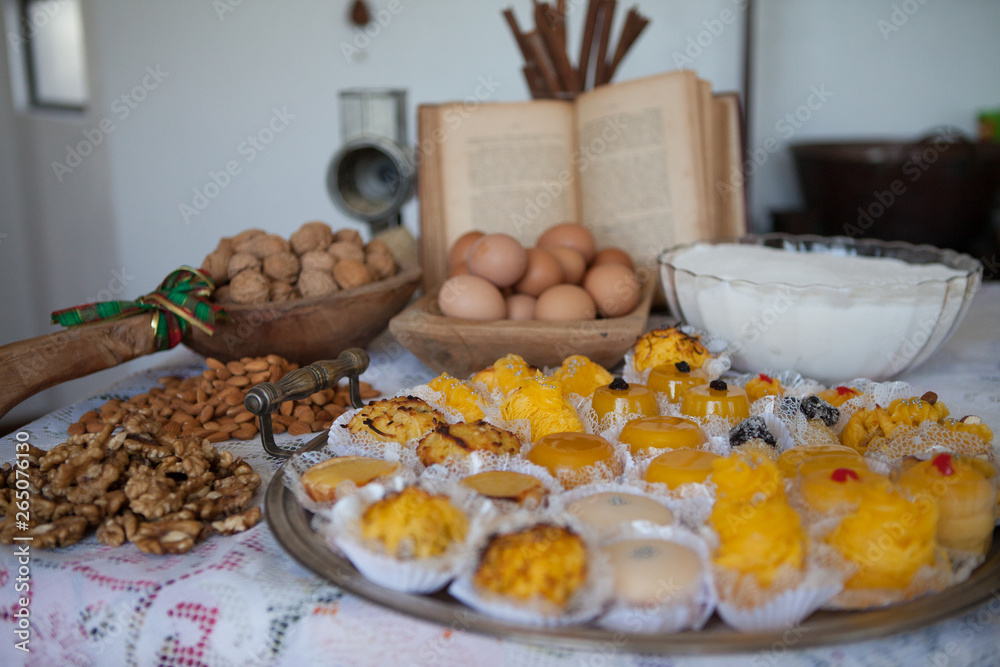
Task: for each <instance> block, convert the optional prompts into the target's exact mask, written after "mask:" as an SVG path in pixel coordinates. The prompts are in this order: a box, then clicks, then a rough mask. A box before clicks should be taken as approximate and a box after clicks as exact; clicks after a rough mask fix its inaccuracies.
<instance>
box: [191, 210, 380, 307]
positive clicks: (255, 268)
mask: <svg viewBox="0 0 1000 667" xmlns="http://www.w3.org/2000/svg"><path fill="white" fill-rule="evenodd" d="M201 269H202V271H204V272H205V273H207V274H208V275H209V276H210V277H211V278H212V280H213V281H215V285H216V288H217V289H216V291H215V294H214V296H213V298H214V299H215V301H218V302H220V303H238V304H253V303H265V302H268V301H273V302H280V301H288V300H289V299H298V298H302V297H315V296H325V295H327V294H332V293H333V292H336V291H338V290H341V289H351V288H352V287H359V286H361V285H365V284H367V283H370V282H374V281H377V280H382V279H384V278H388V277H390V276H393V275H395V274H396V262H395V260H394V259H393V257H392V252H391V251H390V250H389V247H388V246H387V245H386V244H385V243H383V242H382V241H380V240H378V239H375V240H373V241H370V242H369V243H368V244H367V245H365V244H364V242H363V241H362V239H361V234H359V233H358V232H357V231H356V230H354V229H341V230H339V231H337V232H334V231H333V229H332V228H331V227H330V225H328V224H326V223H325V222H307V223H305V224H304V225H302V226H301V227H299V229H298V230H297V231H296V232H295V233H293V234H292V235H291V237H290V238H289V239H288V240H285V239H284V238H282V237H281V236H279V235H277V234H268V233H267V232H265V231H264V230H262V229H248V230H246V231H243V232H240V233H239V234H237V235H236V236H233V237H225V238H223V239H222V240H220V241H219V245H218V246H217V247H216V248H215V250H213V251H212V252H211V253H209V254H208V256H206V257H205V261H204V262H202V265H201Z"/></svg>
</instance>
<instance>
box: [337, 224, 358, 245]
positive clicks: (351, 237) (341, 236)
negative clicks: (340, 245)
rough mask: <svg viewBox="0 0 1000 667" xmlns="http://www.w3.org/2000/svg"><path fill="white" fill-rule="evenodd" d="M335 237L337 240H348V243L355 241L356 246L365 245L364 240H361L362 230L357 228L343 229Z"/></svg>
mask: <svg viewBox="0 0 1000 667" xmlns="http://www.w3.org/2000/svg"><path fill="white" fill-rule="evenodd" d="M333 238H334V240H335V241H337V242H344V241H346V242H348V243H353V244H354V245H356V246H362V245H364V241H362V240H361V232H359V231H358V230H356V229H351V228H350V227H346V228H344V229H341V230H340V231H338V232H337V233H336V234H335V235H334V237H333Z"/></svg>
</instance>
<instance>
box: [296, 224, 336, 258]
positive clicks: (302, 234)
mask: <svg viewBox="0 0 1000 667" xmlns="http://www.w3.org/2000/svg"><path fill="white" fill-rule="evenodd" d="M289 240H290V241H291V244H292V250H294V251H295V252H296V253H297V254H299V255H302V254H305V253H307V252H309V251H310V250H317V249H319V250H326V248H327V247H329V245H330V243H332V242H333V230H332V229H330V225H328V224H326V223H325V222H320V221H318V220H314V221H313V222H307V223H305V224H304V225H302V226H301V227H299V228H298V229H297V230H296V231H295V232H293V233H292V235H291V237H290V238H289Z"/></svg>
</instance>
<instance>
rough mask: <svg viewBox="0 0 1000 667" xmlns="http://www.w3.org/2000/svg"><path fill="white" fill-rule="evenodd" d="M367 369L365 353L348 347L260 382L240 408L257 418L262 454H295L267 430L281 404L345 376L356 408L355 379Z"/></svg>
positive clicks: (358, 392)
mask: <svg viewBox="0 0 1000 667" xmlns="http://www.w3.org/2000/svg"><path fill="white" fill-rule="evenodd" d="M367 369H368V353H367V352H365V351H364V350H362V349H361V348H358V347H352V348H349V349H347V350H344V351H343V352H341V353H340V356H338V357H337V358H336V359H332V360H327V361H317V362H315V363H312V364H309V365H308V366H303V367H302V368H297V369H295V370H294V371H291V372H290V373H288V374H286V375H285V376H284V377H283V378H281V379H280V380H278V381H277V382H261V383H260V384H258V385H256V386H255V387H253V388H252V389H250V391H248V392H247V395H246V398H245V399H243V405H244V407H246V409H247V410H249V411H250V412H251V413H253V414H255V415H257V418H258V421H259V422H260V441H261V444H262V445H263V447H264V451H265V452H267V453H268V454H270V455H271V456H276V457H278V458H283V459H287V458H289V457H291V456H292V455H293V454H294V453H295V451H292V450H288V449H282V448H281V447H278V445H277V444H276V443H275V442H274V431H273V430H272V428H271V413H272V412H274V411H275V410H277V409H278V408H279V407H280V406H281V404H282V403H284V402H285V401H297V400H299V399H302V398H306V397H308V396H312V395H313V394H315V393H316V392H317V391H322V390H324V389H329V388H330V387H332V386H334V385H335V384H336V383H337V381H338V380H340V378H342V377H344V376H347V379H348V382H349V387H350V396H351V405H352V406H353V407H355V408H360V407H361V406H362V405H364V404H363V403H362V402H361V388H360V386H359V384H358V376H359V375H361V374H362V373H364V372H365V371H366V370H367Z"/></svg>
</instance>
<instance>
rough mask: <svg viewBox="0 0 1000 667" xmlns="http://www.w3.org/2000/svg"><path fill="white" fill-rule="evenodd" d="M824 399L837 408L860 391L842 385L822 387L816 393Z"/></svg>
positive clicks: (859, 393)
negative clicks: (829, 387)
mask: <svg viewBox="0 0 1000 667" xmlns="http://www.w3.org/2000/svg"><path fill="white" fill-rule="evenodd" d="M816 395H817V396H819V397H820V398H822V399H823V400H824V401H826V402H827V403H829V404H830V405H832V406H833V407H835V408H839V407H840V406H841V405H843V404H844V403H846V402H847V401H849V400H851V399H852V398H856V397H858V396H860V395H861V392H860V391H858V390H857V389H853V388H851V387H845V386H843V385H841V386H838V387H833V388H832V389H824V390H823V391H821V392H819V393H817V394H816Z"/></svg>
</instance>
